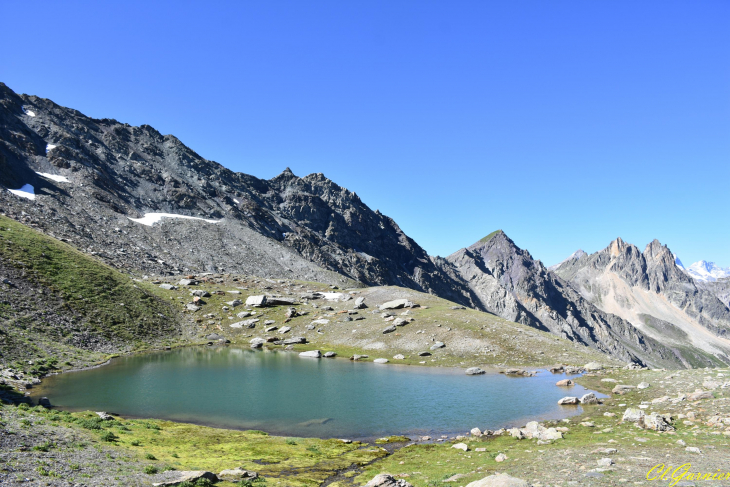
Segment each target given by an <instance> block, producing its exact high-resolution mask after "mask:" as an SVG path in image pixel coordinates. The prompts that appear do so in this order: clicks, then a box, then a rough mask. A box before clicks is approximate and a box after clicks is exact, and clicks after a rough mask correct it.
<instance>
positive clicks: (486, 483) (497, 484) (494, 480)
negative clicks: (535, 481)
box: [466, 473, 530, 487]
mask: <svg viewBox="0 0 730 487" xmlns="http://www.w3.org/2000/svg"><path fill="white" fill-rule="evenodd" d="M466 487H530V484H528V483H527V482H526V481H524V480H522V479H518V478H516V477H511V476H509V475H507V474H506V473H501V474H499V475H490V476H489V477H484V478H483V479H481V480H475V481H474V482H471V483H469V484H466Z"/></svg>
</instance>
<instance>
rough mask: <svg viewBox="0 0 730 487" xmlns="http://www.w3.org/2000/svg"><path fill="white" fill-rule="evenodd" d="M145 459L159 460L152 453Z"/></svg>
mask: <svg viewBox="0 0 730 487" xmlns="http://www.w3.org/2000/svg"><path fill="white" fill-rule="evenodd" d="M144 457H145V458H146V459H147V460H157V458H156V457H155V456H154V455H153V454H152V453H147V454H146V455H145V456H144Z"/></svg>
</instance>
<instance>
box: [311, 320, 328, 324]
mask: <svg viewBox="0 0 730 487" xmlns="http://www.w3.org/2000/svg"><path fill="white" fill-rule="evenodd" d="M329 322H330V320H325V319H319V320H314V321H312V323H311V324H312V325H326V324H328V323H329Z"/></svg>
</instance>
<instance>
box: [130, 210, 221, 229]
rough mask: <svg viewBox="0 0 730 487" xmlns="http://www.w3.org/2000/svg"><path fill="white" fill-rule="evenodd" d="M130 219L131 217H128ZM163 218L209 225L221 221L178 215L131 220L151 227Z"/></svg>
mask: <svg viewBox="0 0 730 487" xmlns="http://www.w3.org/2000/svg"><path fill="white" fill-rule="evenodd" d="M127 218H129V217H127ZM163 218H184V219H187V220H202V221H204V222H208V223H218V222H220V220H206V219H205V218H198V217H196V216H187V215H176V214H174V213H145V214H144V216H143V217H142V218H129V219H130V220H132V221H133V222H137V223H141V224H142V225H147V226H148V227H151V226H152V225H153V224H155V223H157V222H159V221H160V220H162V219H163Z"/></svg>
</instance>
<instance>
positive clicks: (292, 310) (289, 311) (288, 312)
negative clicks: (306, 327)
mask: <svg viewBox="0 0 730 487" xmlns="http://www.w3.org/2000/svg"><path fill="white" fill-rule="evenodd" d="M298 314H299V313H297V309H296V308H287V309H286V313H284V316H286V317H287V318H290V319H291V318H294V317H296V316H297V315H298Z"/></svg>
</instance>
